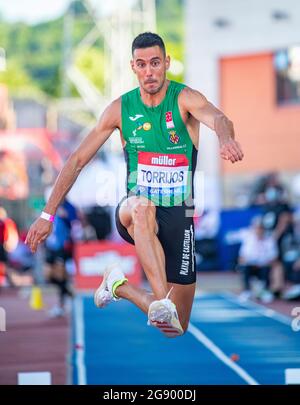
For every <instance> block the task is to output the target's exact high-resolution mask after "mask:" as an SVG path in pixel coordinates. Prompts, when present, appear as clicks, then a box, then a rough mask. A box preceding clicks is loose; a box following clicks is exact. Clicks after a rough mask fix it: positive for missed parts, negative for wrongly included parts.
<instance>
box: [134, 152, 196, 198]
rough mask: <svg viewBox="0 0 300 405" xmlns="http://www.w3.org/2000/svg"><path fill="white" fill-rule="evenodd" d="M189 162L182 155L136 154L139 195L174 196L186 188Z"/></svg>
mask: <svg viewBox="0 0 300 405" xmlns="http://www.w3.org/2000/svg"><path fill="white" fill-rule="evenodd" d="M188 170H189V162H188V159H187V157H186V155H183V154H178V155H175V154H163V153H152V152H138V168H137V187H138V192H139V194H140V195H147V196H149V195H150V196H151V195H161V196H165V197H167V196H175V195H179V194H183V193H184V192H185V190H186V187H187V181H188Z"/></svg>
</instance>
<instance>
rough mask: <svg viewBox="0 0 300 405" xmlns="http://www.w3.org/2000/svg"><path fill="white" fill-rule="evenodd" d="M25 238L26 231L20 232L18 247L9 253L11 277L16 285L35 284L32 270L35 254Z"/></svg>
mask: <svg viewBox="0 0 300 405" xmlns="http://www.w3.org/2000/svg"><path fill="white" fill-rule="evenodd" d="M25 239H26V233H20V238H19V242H18V244H17V246H16V248H15V249H14V250H12V251H11V252H9V253H8V263H9V267H8V271H9V278H10V281H11V283H12V284H13V285H14V286H15V287H20V286H29V285H32V284H33V276H32V270H33V267H34V256H33V254H32V252H31V251H30V249H29V247H28V246H27V245H26V244H25V243H24V242H25Z"/></svg>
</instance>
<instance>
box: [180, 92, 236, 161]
mask: <svg viewBox="0 0 300 405" xmlns="http://www.w3.org/2000/svg"><path fill="white" fill-rule="evenodd" d="M178 102H179V104H180V107H181V108H182V109H183V110H184V111H185V112H186V113H189V114H191V115H192V116H193V117H194V118H196V120H198V121H199V122H202V123H203V124H204V125H206V126H208V127H209V128H210V129H212V130H214V131H215V132H216V134H217V136H218V138H219V143H220V153H221V157H222V158H223V159H225V160H230V161H231V162H232V163H235V162H238V161H239V160H242V159H243V157H244V154H243V151H242V149H241V146H240V144H239V143H238V142H237V141H236V140H235V133H234V128H233V123H232V121H230V120H229V119H228V118H227V117H226V115H225V114H224V113H223V112H222V111H221V110H219V109H218V108H217V107H215V106H214V105H213V104H212V103H210V102H209V101H208V100H207V99H206V97H205V96H204V95H203V94H201V93H200V92H199V91H197V90H193V89H191V88H189V87H185V88H184V89H183V90H182V91H181V93H180V95H179V98H178Z"/></svg>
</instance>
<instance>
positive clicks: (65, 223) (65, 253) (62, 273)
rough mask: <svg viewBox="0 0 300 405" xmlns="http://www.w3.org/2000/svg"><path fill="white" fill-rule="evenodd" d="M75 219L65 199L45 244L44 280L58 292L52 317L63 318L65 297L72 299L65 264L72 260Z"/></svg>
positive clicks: (72, 208) (74, 214) (71, 207)
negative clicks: (54, 286) (56, 304)
mask: <svg viewBox="0 0 300 405" xmlns="http://www.w3.org/2000/svg"><path fill="white" fill-rule="evenodd" d="M77 219H78V218H77V213H76V209H75V207H74V206H73V205H72V204H70V203H69V202H68V201H67V200H66V199H65V200H64V201H63V202H62V203H61V205H60V206H59V207H58V209H57V213H56V216H55V219H54V222H53V231H52V233H51V234H50V236H49V237H48V238H47V240H46V242H45V247H46V278H47V279H48V281H49V282H50V283H53V284H55V285H56V286H57V287H58V292H59V305H58V306H55V307H54V308H53V309H52V310H51V311H50V315H51V316H52V317H59V316H63V315H64V314H65V300H66V297H67V296H69V297H73V292H72V290H71V287H70V277H69V274H68V271H67V268H66V263H67V261H68V260H71V259H72V258H73V247H74V243H73V236H72V224H73V223H74V222H75V221H77Z"/></svg>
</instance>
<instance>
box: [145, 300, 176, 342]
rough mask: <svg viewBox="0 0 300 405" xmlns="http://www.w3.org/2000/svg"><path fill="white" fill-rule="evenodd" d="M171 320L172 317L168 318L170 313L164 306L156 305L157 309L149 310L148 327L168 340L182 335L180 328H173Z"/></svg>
mask: <svg viewBox="0 0 300 405" xmlns="http://www.w3.org/2000/svg"><path fill="white" fill-rule="evenodd" d="M171 319H172V316H170V311H169V310H168V309H167V308H166V307H165V306H164V305H162V304H158V305H157V308H155V307H154V308H153V307H152V308H151V309H150V308H149V323H150V325H152V326H154V327H156V328H158V329H159V330H160V331H161V332H162V333H163V334H164V335H165V336H166V337H168V338H173V337H177V336H181V335H183V330H182V328H181V326H180V327H176V326H174V325H173V324H172V322H171ZM178 323H179V321H178Z"/></svg>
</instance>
